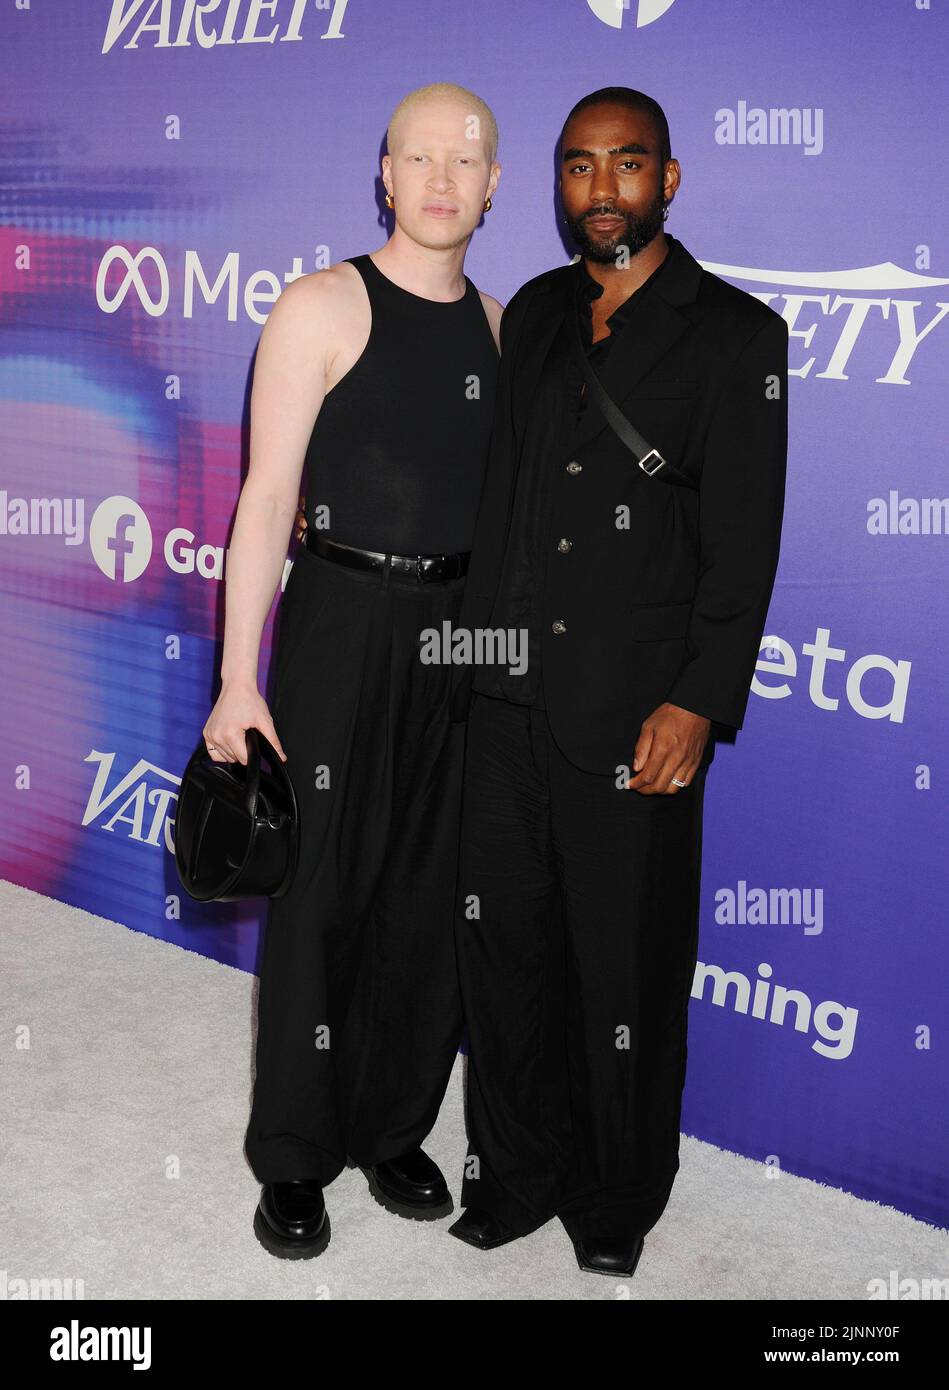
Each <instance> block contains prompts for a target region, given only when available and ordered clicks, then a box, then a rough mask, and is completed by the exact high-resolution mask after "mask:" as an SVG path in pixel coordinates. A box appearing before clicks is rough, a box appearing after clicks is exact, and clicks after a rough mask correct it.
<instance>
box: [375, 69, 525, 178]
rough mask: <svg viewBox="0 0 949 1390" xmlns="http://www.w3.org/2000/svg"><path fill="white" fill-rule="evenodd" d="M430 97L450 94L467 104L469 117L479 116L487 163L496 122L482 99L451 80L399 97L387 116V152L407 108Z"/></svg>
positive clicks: (491, 155) (494, 151)
mask: <svg viewBox="0 0 949 1390" xmlns="http://www.w3.org/2000/svg"><path fill="white" fill-rule="evenodd" d="M433 97H451V99H452V100H453V101H457V102H459V103H460V104H462V105H464V106H467V108H468V111H469V113H470V114H471V115H472V116H477V117H478V118H479V120H480V123H481V138H482V140H483V142H484V148H485V151H486V153H487V156H488V163H489V164H491V163H492V162H493V161H494V159H495V158H496V157H497V152H498V123H497V121H496V120H495V119H494V112H493V111H492V110H491V108H490V106H489V105H488V104H487V102H486V101H482V100H481V98H480V97H479V96H477V95H476V94H475V93H474V92H469V90H468V88H467V87H459V86H457V85H456V84H455V83H454V82H431V83H429V85H428V86H427V87H417V88H416V90H415V91H414V92H409V94H408V96H404V97H403V98H402V100H401V101H400V102H399V104H398V106H397V107H396V108H395V110H394V111H393V113H392V115H391V117H390V118H389V125H388V128H387V130H386V147H387V149H388V151H389V154H390V155H391V154H392V153H393V146H394V145H398V143H399V135H400V130H401V126H402V122H403V120H404V118H405V117H406V116H407V115H408V114H409V112H410V111H413V110H414V109H415V108H416V107H417V106H420V105H421V104H422V103H423V102H425V101H429V100H430V99H431V98H433Z"/></svg>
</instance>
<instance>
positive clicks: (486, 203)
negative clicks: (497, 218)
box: [484, 197, 491, 212]
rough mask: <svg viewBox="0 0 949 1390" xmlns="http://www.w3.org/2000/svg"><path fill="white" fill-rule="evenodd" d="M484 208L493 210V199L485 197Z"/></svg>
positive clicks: (486, 210) (487, 210)
mask: <svg viewBox="0 0 949 1390" xmlns="http://www.w3.org/2000/svg"><path fill="white" fill-rule="evenodd" d="M484 210H485V212H490V211H491V199H490V197H487V198H485V200H484Z"/></svg>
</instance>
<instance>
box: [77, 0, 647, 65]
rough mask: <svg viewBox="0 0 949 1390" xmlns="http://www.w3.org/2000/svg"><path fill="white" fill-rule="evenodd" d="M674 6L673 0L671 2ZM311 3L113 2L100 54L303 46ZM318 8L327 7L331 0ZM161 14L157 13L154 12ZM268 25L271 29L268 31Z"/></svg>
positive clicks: (332, 32)
mask: <svg viewBox="0 0 949 1390" xmlns="http://www.w3.org/2000/svg"><path fill="white" fill-rule="evenodd" d="M669 2H670V3H671V0H669ZM348 4H349V0H333V6H332V12H331V14H330V17H329V24H328V26H327V28H326V29H325V31H324V32H323V33H322V34H321V35H320V38H321V39H343V38H345V37H346V35H345V34H344V33H343V30H342V23H343V15H344V14H345V13H346V7H347V5H348ZM312 8H314V6H313V4H312V0H228V3H227V4H226V5H223V6H222V7H221V8H220V10H219V9H218V0H213V2H212V3H211V4H208V3H207V0H205V3H203V4H200V5H199V4H196V3H195V0H177V3H175V0H157V3H156V0H112V9H111V12H110V14H109V21H108V23H107V25H106V30H105V37H104V38H103V40H102V52H103V53H108V52H109V51H110V49H112V48H115V47H116V45H118V46H119V47H120V48H134V49H137V48H138V46H139V42H138V41H139V39H142V40H144V41H145V44H146V46H147V47H148V48H192V47H195V46H196V47H198V48H216V47H218V46H221V47H225V46H227V47H229V46H231V45H234V44H239V43H301V42H302V40H303V33H302V29H303V20H304V17H305V15H306V12H307V10H309V9H312ZM315 8H316V9H322V10H327V9H329V3H328V0H324V3H317V4H316V6H315ZM156 11H157V14H156ZM265 26H269V27H265Z"/></svg>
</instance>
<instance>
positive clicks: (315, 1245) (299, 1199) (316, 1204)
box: [254, 1178, 330, 1260]
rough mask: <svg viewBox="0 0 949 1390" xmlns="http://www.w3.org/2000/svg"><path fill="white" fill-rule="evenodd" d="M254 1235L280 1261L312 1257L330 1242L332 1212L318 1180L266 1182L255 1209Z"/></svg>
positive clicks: (309, 1258)
mask: <svg viewBox="0 0 949 1390" xmlns="http://www.w3.org/2000/svg"><path fill="white" fill-rule="evenodd" d="M254 1235H255V1236H256V1237H257V1239H258V1240H259V1241H260V1243H261V1245H262V1246H263V1247H264V1249H265V1250H266V1251H267V1252H268V1254H270V1255H275V1256H276V1257H277V1258H278V1259H281V1260H312V1259H313V1258H314V1257H315V1256H317V1255H321V1254H322V1253H323V1251H324V1250H325V1249H326V1247H327V1246H328V1245H329V1243H330V1218H329V1212H328V1211H327V1210H326V1206H325V1204H324V1201H323V1189H322V1187H321V1186H320V1184H319V1183H318V1182H315V1181H312V1180H309V1179H306V1178H303V1179H300V1178H298V1179H293V1180H290V1181H288V1182H270V1183H265V1184H264V1187H263V1191H262V1192H261V1194H260V1202H259V1203H258V1205H257V1210H256V1211H255V1212H254Z"/></svg>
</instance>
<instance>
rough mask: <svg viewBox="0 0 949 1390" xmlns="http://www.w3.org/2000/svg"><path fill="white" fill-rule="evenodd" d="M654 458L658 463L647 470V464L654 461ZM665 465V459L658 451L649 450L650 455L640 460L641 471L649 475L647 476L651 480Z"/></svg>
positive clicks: (645, 455)
mask: <svg viewBox="0 0 949 1390" xmlns="http://www.w3.org/2000/svg"><path fill="white" fill-rule="evenodd" d="M652 458H655V459H656V460H657V461H656V462H655V463H654V464H653V465H652V467H651V468H647V467H646V464H647V463H648V462H649V460H650V459H652ZM664 463H665V459H664V458H663V457H662V454H660V452H659V450H658V449H650V450H649V453H648V454H643V456H642V458H641V459H640V460H639V466H640V468H641V469H642V470H643V472H644V473H645V474H647V476H648V477H650V478H651V477H652V475H653V474H654V473H657V472H658V471H659V469H660V468H661V467H662V465H663V464H664Z"/></svg>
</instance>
